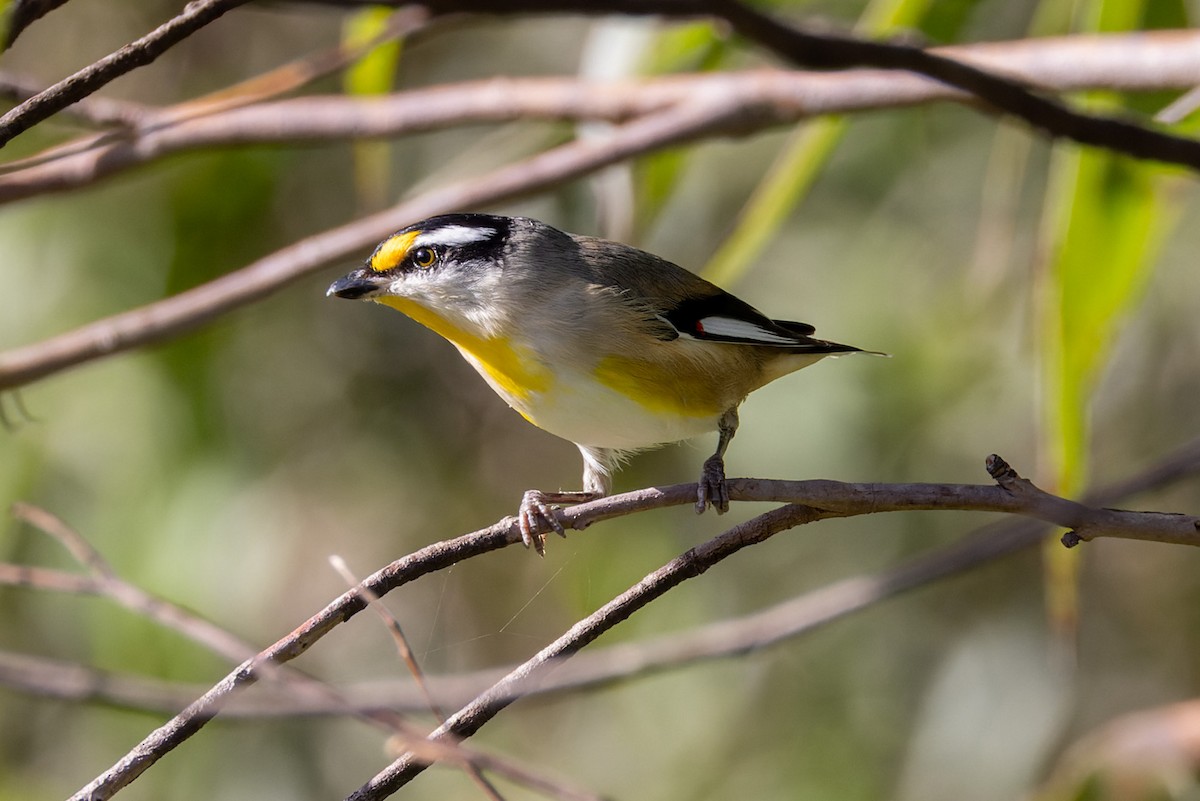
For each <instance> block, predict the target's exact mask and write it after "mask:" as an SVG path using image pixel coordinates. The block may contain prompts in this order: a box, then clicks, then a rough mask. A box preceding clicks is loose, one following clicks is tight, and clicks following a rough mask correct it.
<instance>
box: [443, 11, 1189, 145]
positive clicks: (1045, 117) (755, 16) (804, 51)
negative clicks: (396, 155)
mask: <svg viewBox="0 0 1200 801" xmlns="http://www.w3.org/2000/svg"><path fill="white" fill-rule="evenodd" d="M425 5H426V6H427V7H428V8H429V9H431V10H432V11H434V12H435V13H450V12H481V13H488V14H517V13H528V12H539V13H547V12H554V13H568V12H569V13H577V14H618V13H619V14H654V15H668V16H710V17H715V18H717V19H722V20H724V21H726V22H728V23H729V24H730V25H731V26H732V27H733V28H734V30H736V31H737V32H738V33H739V34H741V35H742V36H745V37H746V38H747V39H750V40H751V41H753V42H756V43H757V44H759V45H761V46H763V47H765V48H767V49H769V50H771V51H772V52H774V53H775V54H776V55H778V56H780V57H781V58H784V59H786V60H788V61H790V62H792V63H794V64H797V65H799V66H803V67H811V68H814V69H822V70H825V69H849V68H852V67H878V68H881V69H887V70H904V71H908V72H914V73H919V74H921V75H926V76H928V77H930V78H932V79H934V80H936V81H939V82H941V83H944V84H947V85H948V86H953V87H955V88H956V89H961V90H962V91H965V92H968V93H970V94H971V95H974V96H975V97H977V98H979V99H980V100H981V101H982V102H984V103H985V104H987V105H988V106H990V107H992V108H993V109H995V110H997V111H1000V112H1003V113H1006V114H1011V115H1012V116H1014V117H1017V118H1019V119H1022V120H1024V121H1025V122H1027V123H1029V124H1030V125H1032V126H1034V127H1035V128H1038V129H1040V130H1042V131H1043V132H1045V133H1047V134H1049V135H1051V136H1055V137H1062V138H1066V139H1071V140H1074V141H1076V142H1079V143H1081V144H1085V145H1092V146H1095V147H1102V148H1106V149H1109V150H1113V151H1115V152H1119V153H1125V154H1127V155H1132V156H1135V157H1138V158H1144V159H1153V160H1156V161H1164V162H1170V163H1174V164H1180V165H1184V166H1187V167H1190V168H1191V169H1200V141H1196V140H1194V139H1188V138H1185V137H1181V136H1174V135H1172V134H1169V133H1164V132H1160V131H1156V130H1153V129H1150V128H1147V127H1144V126H1142V125H1139V124H1137V123H1134V122H1131V121H1127V120H1123V119H1118V118H1116V117H1105V116H1100V115H1091V114H1085V113H1082V112H1078V111H1075V110H1073V109H1071V108H1069V107H1067V106H1066V105H1064V104H1062V103H1060V102H1059V101H1057V100H1054V99H1051V98H1048V97H1043V96H1041V95H1039V94H1036V93H1035V92H1033V91H1031V90H1030V89H1029V88H1028V87H1027V86H1025V85H1023V84H1022V83H1021V82H1018V81H1015V80H1011V79H1009V78H1006V77H1002V76H1000V75H996V74H993V73H990V72H987V71H985V70H981V69H978V68H976V67H973V66H971V65H969V64H965V63H963V62H960V61H957V60H955V59H952V58H946V57H945V56H942V55H938V54H936V53H934V52H931V51H929V50H925V49H922V48H919V47H914V46H911V45H906V44H896V43H884V42H873V41H867V40H863V39H857V38H855V37H852V36H838V35H834V34H829V33H822V34H817V33H810V32H807V31H802V30H799V29H797V28H793V27H790V26H788V25H785V24H783V23H782V22H779V21H778V20H776V19H774V18H772V17H770V16H767V15H766V14H762V13H760V12H758V11H757V10H755V9H753V8H750V7H749V6H747V5H745V4H743V3H740V2H737V0H604V1H603V2H592V0H505V2H503V3H497V2H494V0H426V2H425Z"/></svg>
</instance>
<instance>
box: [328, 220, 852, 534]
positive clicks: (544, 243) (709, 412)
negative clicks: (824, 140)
mask: <svg viewBox="0 0 1200 801" xmlns="http://www.w3.org/2000/svg"><path fill="white" fill-rule="evenodd" d="M326 295H327V296H335V297H339V298H346V299H351V300H368V301H372V302H375V303H379V304H382V305H384V306H390V307H392V308H394V309H397V310H399V311H401V312H403V313H404V314H406V315H408V316H409V317H410V318H412V319H413V320H415V321H416V322H418V323H420V324H422V325H424V326H426V327H427V328H429V329H431V330H433V331H434V332H436V333H437V334H440V335H441V336H442V337H444V338H445V339H447V340H449V341H450V342H451V343H452V344H453V345H454V346H455V347H456V348H457V349H458V351H459V353H461V354H462V356H463V357H464V358H465V359H466V360H467V362H469V363H470V364H471V366H472V367H474V368H475V370H476V371H478V372H479V374H480V375H481V376H482V377H483V379H484V381H486V382H487V383H488V385H489V386H490V387H491V388H492V389H493V390H494V391H495V392H496V394H498V395H499V396H500V397H501V398H502V399H503V400H504V401H505V402H506V403H507V404H508V405H509V406H510V407H512V408H513V409H514V410H516V411H517V412H518V413H519V414H520V415H521V416H522V417H524V418H525V419H526V420H527V421H529V422H530V423H532V424H533V425H535V426H537V427H539V428H541V429H543V430H545V431H548V432H550V433H551V434H555V435H557V436H559V437H561V438H563V439H566V440H568V441H570V442H572V443H574V444H575V445H576V447H578V449H579V452H580V454H581V455H582V457H583V489H582V490H581V491H569V492H566V491H559V492H547V491H541V490H529V491H527V492H525V493H524V495H523V497H522V499H521V504H520V508H519V510H518V514H517V522H518V526H519V529H520V533H521V539H522V541H523V542H524V544H525V546H526V547H530V546H533V547H534V549H535V550H536V551H537V552H538V553H539V554H544V553H545V540H546V536H547V534H548V533H549V532H550V531H554V532H556V533H558V534H559V535H561V536H564V537H565V536H566V533H565V531H564V529H563V526H562V524H561V522H560V521H559V520H558V517H557V515H556V514H555V511H556V509H555V507H554V506H552V504H562V503H581V502H585V501H590V500H595V499H598V498H601V497H604V496H606V495H608V494H609V493H610V492H611V490H612V476H613V473H614V472H615V470H616V469H617V468H618V467H619V466H620V464H621V463H622V462H623V460H624V459H625V458H626V457H628V456H629V455H631V454H633V453H636V452H637V451H641V450H645V449H647V448H652V447H655V446H658V445H663V444H666V443H672V442H679V441H681V440H685V439H690V438H692V437H695V436H698V435H701V434H708V433H711V432H713V431H715V432H717V447H716V451H715V452H714V453H713V454H712V456H710V457H708V459H707V460H706V461H705V462H704V465H703V468H702V470H701V474H700V479H699V482H698V484H697V495H696V511H697V512H698V513H702V512H704V511H705V510H706V509H707V508H709V507H710V506H711V507H713V508H715V509H716V511H717V513H718V514H720V513H724V512H726V511H727V510H728V508H729V492H728V487H727V485H726V478H725V462H724V458H725V452H726V449H727V448H728V447H729V443H730V441H731V440H732V439H733V437H734V434H735V433H736V432H737V428H738V406H739V405H740V404H741V402H742V401H743V400H744V399H745V398H746V396H747V395H749V394H750V393H751V392H753V391H754V390H756V389H759V388H760V387H762V386H764V385H765V384H768V383H770V382H771V381H774V380H775V379H777V378H780V377H782V376H784V375H787V374H789V373H792V372H795V371H796V370H799V369H801V368H803V367H807V366H809V365H811V364H814V363H815V362H817V361H819V360H821V359H823V358H824V357H826V356H836V355H839V354H846V353H862V352H867V353H873V351H863V350H862V349H861V348H856V347H853V346H851V345H843V344H839V343H837V342H830V341H826V340H823V339H817V338H815V337H814V336H813V334H814V333H815V331H816V329H815V328H814V327H813V326H811V325H808V324H807V323H799V322H791V321H787V320H774V319H771V318H770V317H767V316H766V315H765V314H763V313H762V312H760V311H758V310H757V309H755V308H754V307H753V306H751V305H750V304H748V303H746V302H745V301H743V300H740V299H739V298H737V297H735V296H734V295H732V294H730V293H729V292H726V291H725V290H723V289H721V288H720V287H718V286H716V285H714V284H712V283H710V282H709V281H706V280H705V279H703V278H701V277H699V276H697V275H695V274H694V273H692V272H689V271H688V270H685V269H684V268H682V267H680V266H678V265H676V264H674V263H672V262H670V261H667V260H666V259H663V258H660V257H658V256H655V255H653V254H651V253H648V252H646V251H643V250H640V249H638V248H635V247H633V246H631V245H626V244H623V243H620V242H614V241H610V240H605V239H600V238H597V237H592V236H582V235H578V234H571V233H567V232H565V231H561V230H559V229H557V228H555V227H553V226H551V225H548V224H547V223H544V222H541V221H539V220H534V219H530V218H527V217H505V216H499V215H493V214H481V213H455V214H443V215H439V216H435V217H431V218H429V219H426V220H422V221H420V222H416V223H413V224H412V225H409V226H408V227H406V228H403V229H401V230H399V231H397V232H395V233H394V234H392V235H391V236H389V237H387V238H386V239H384V240H383V241H382V242H381V243H379V245H378V246H377V247H376V248H375V250H374V251H373V252H372V253H371V255H370V257H369V258H368V259H367V260H366V262H365V263H364V264H363V265H362V266H361V267H358V268H357V269H355V270H353V271H351V272H350V273H348V274H347V275H345V276H343V277H341V278H339V279H337V280H336V281H334V282H333V283H332V284H331V285H330V287H329V289H328V291H327V292H326Z"/></svg>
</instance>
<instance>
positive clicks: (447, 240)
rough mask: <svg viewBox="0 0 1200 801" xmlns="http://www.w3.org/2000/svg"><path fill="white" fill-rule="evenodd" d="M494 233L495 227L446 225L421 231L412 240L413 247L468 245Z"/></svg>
mask: <svg viewBox="0 0 1200 801" xmlns="http://www.w3.org/2000/svg"><path fill="white" fill-rule="evenodd" d="M495 235H496V229H495V228H472V227H470V226H467V225H447V226H445V227H444V228H435V229H433V230H432V231H423V232H422V233H421V234H420V235H419V236H418V237H417V238H416V239H414V240H413V243H412V246H413V247H421V246H422V245H469V244H471V243H472V242H483V241H486V240H488V239H491V238H492V237H494V236H495Z"/></svg>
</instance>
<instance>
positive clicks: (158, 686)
mask: <svg viewBox="0 0 1200 801" xmlns="http://www.w3.org/2000/svg"><path fill="white" fill-rule="evenodd" d="M1197 472H1200V440H1195V441H1193V442H1190V443H1188V444H1187V445H1184V446H1183V447H1182V448H1179V449H1178V450H1176V451H1175V452H1174V453H1172V454H1171V455H1169V456H1167V457H1166V458H1164V459H1162V460H1160V461H1159V462H1157V463H1155V464H1153V465H1151V466H1150V467H1148V468H1146V469H1144V470H1142V471H1141V472H1139V473H1137V474H1135V475H1133V476H1130V477H1129V478H1126V479H1122V480H1121V481H1118V482H1116V483H1113V484H1109V485H1107V486H1105V487H1101V488H1098V489H1096V490H1094V491H1092V492H1089V493H1088V495H1087V497H1086V498H1085V499H1084V500H1085V502H1086V503H1087V504H1088V505H1089V506H1102V505H1108V504H1113V503H1120V502H1127V499H1128V498H1130V497H1132V496H1134V495H1137V494H1140V493H1144V492H1149V491H1153V490H1159V489H1162V488H1164V487H1166V486H1169V485H1170V484H1173V483H1175V482H1177V481H1179V480H1181V479H1183V478H1187V477H1190V476H1194V475H1195V474H1196V473H1197ZM1045 532H1046V524H1044V523H1041V522H1040V521H1036V520H1030V519H1008V520H1002V521H998V522H996V523H990V524H988V525H985V526H982V527H980V528H979V529H976V530H975V531H973V532H971V533H970V534H968V535H966V536H965V537H963V538H962V539H961V540H959V541H958V542H955V543H953V544H951V545H948V546H946V547H944V548H938V549H934V550H931V551H929V552H927V553H924V554H921V555H919V556H917V557H915V558H913V559H910V560H908V561H906V562H902V563H900V564H897V565H894V566H892V567H889V568H888V569H886V570H882V571H880V572H878V573H873V574H867V575H859V576H851V577H848V578H845V579H841V580H838V581H835V582H834V583H832V584H829V585H827V586H824V587H821V588H819V589H816V590H813V591H811V592H807V593H804V594H803V595H800V596H798V597H796V598H792V599H789V600H787V601H784V602H782V603H779V604H776V605H774V606H771V607H768V608H766V609H762V610H759V611H758V612H755V613H753V614H749V615H745V616H742V617H737V618H729V619H727V620H720V621H715V622H713V623H708V624H706V625H703V626H697V627H696V628H693V629H690V630H687V631H682V632H678V633H673V634H667V635H661V636H657V637H652V638H649V639H646V640H642V641H639V642H628V643H621V644H619V645H614V646H608V647H606V648H599V649H590V650H588V651H586V652H584V653H581V654H579V655H578V656H576V657H575V658H573V659H572V660H571V661H570V662H568V663H567V664H565V665H563V666H562V667H560V668H559V669H557V670H556V671H555V672H554V673H553V674H552V675H551V676H549V677H548V678H546V679H545V680H543V681H541V682H540V683H538V684H537V685H536V686H533V687H528V688H523V689H525V690H526V691H527V693H528V694H529V695H545V694H552V693H563V692H568V691H575V690H579V689H581V688H588V687H604V686H610V685H611V684H613V683H615V682H619V681H628V680H630V679H636V678H639V677H642V676H646V675H650V674H652V673H656V672H659V671H663V670H671V669H678V668H680V667H683V666H686V665H690V664H694V663H696V662H699V661H705V660H710V659H721V658H727V657H730V656H735V655H738V654H742V653H746V652H749V651H756V650H760V649H763V648H768V647H770V646H772V645H774V644H776V643H779V642H783V641H786V640H788V639H791V638H793V637H796V636H798V635H800V634H803V633H806V632H808V631H812V630H813V629H816V628H818V627H821V626H824V625H826V624H828V623H832V622H834V621H836V620H839V619H841V618H842V617H845V616H847V615H849V614H852V613H854V612H856V611H859V610H861V609H866V608H868V607H871V606H874V605H875V604H877V603H880V602H881V601H884V600H886V599H888V598H892V597H895V596H896V595H899V594H901V593H904V592H906V591H908V590H910V589H914V588H917V587H923V586H927V585H928V584H930V583H932V582H934V581H937V580H939V579H942V578H946V577H949V576H952V575H957V574H959V573H962V572H965V571H967V570H970V569H972V568H974V567H978V566H979V565H982V564H986V563H987V562H990V561H992V560H994V559H998V558H1001V557H1004V556H1007V555H1009V554H1012V553H1016V552H1018V551H1021V550H1024V549H1026V548H1029V547H1032V546H1033V545H1036V544H1037V543H1040V542H1041V541H1042V538H1043V536H1044V534H1045ZM75 578H78V577H75ZM514 668H515V666H513V667H509V668H492V669H487V670H481V671H475V672H471V673H460V674H454V675H443V676H433V677H429V678H428V679H427V680H428V683H429V688H428V689H427V690H424V691H423V690H420V689H418V688H417V687H416V686H414V684H413V683H412V682H395V681H387V682H373V683H369V684H364V685H356V686H352V687H347V688H345V689H343V690H342V696H343V697H344V699H345V703H347V704H349V705H350V706H351V707H353V708H354V709H355V710H357V711H359V712H371V711H375V710H384V709H390V710H395V711H401V712H419V711H422V710H424V709H427V708H428V700H427V699H428V697H429V696H433V697H434V698H435V699H437V700H438V701H439V702H440V703H441V704H444V705H447V706H455V707H458V706H462V705H464V704H466V703H467V702H468V701H470V700H471V699H472V698H474V697H475V696H476V695H478V694H479V693H480V692H482V691H483V690H484V689H485V688H487V687H490V686H491V685H493V684H495V683H496V682H497V681H499V680H500V679H501V678H502V677H503V676H504V675H506V674H507V673H509V672H511V671H512V670H513V669H514ZM0 684H3V685H5V686H7V687H10V688H12V689H14V690H17V691H20V692H26V693H32V694H36V695H45V696H49V697H53V698H59V699H64V700H74V701H95V702H100V703H107V704H113V705H116V706H121V707H126V708H131V709H138V710H141V711H146V712H167V713H172V714H173V713H174V712H175V711H177V710H179V709H181V708H183V707H185V706H187V704H188V703H190V702H191V701H192V699H194V698H196V697H197V696H199V695H201V694H203V693H204V691H205V690H206V689H207V688H206V687H198V686H195V685H185V684H178V683H171V682H165V681H161V680H157V679H150V678H145V677H132V676H122V675H117V674H112V673H107V672H104V671H100V670H95V669H93V668H88V667H84V666H81V665H75V664H69V663H64V662H59V661H56V660H50V659H44V658H36V657H30V656H27V655H22V654H8V653H4V652H0ZM345 711H346V709H345V706H344V705H343V704H342V703H328V702H324V701H321V700H320V699H317V698H313V697H305V696H297V695H296V694H295V693H291V692H287V691H284V690H282V689H281V690H274V691H273V690H272V689H271V688H269V687H264V688H263V691H262V692H258V693H256V694H255V695H254V696H239V697H238V698H236V699H234V700H233V701H232V703H231V704H230V705H229V706H227V707H225V708H223V710H222V714H223V715H225V716H227V717H228V716H233V717H255V718H257V717H278V716H290V715H341V714H344V713H345Z"/></svg>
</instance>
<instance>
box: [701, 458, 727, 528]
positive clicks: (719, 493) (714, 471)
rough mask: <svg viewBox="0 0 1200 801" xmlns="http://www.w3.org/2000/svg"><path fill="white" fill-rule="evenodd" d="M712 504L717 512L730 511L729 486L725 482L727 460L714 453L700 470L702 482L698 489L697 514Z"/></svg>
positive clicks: (721, 513)
mask: <svg viewBox="0 0 1200 801" xmlns="http://www.w3.org/2000/svg"><path fill="white" fill-rule="evenodd" d="M709 506H712V507H713V508H714V509H716V510H717V514H719V515H723V514H725V513H726V512H728V511H729V487H728V486H727V485H726V483H725V460H724V459H722V458H721V457H720V456H717V455H713V456H710V457H708V459H706V460H705V461H704V468H703V469H702V470H701V471H700V482H699V486H698V488H697V490H696V514H698V515H701V514H704V510H705V509H707V508H708V507H709Z"/></svg>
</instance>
